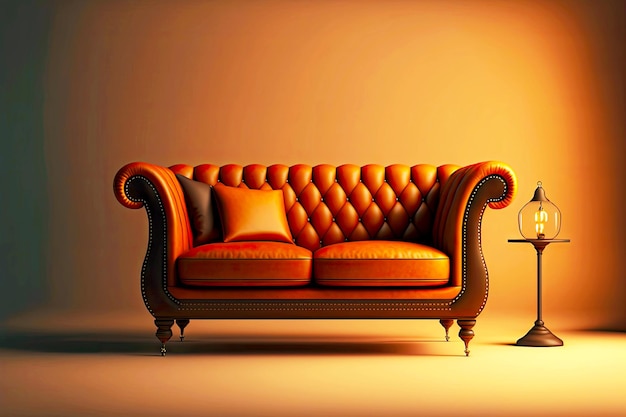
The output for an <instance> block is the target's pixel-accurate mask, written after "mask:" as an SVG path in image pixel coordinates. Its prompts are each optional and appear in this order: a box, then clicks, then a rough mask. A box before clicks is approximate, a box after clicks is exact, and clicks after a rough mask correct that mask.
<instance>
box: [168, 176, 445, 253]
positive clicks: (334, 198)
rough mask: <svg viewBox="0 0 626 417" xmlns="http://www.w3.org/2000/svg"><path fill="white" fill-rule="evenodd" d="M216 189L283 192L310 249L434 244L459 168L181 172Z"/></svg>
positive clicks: (300, 240) (293, 224)
mask: <svg viewBox="0 0 626 417" xmlns="http://www.w3.org/2000/svg"><path fill="white" fill-rule="evenodd" d="M170 169H171V170H172V171H174V172H175V173H177V174H182V175H185V176H186V177H188V178H192V179H194V180H196V181H202V182H204V183H206V184H209V185H215V184H217V183H218V182H221V183H223V184H224V185H227V186H232V187H247V188H253V189H261V190H265V189H275V190H276V189H280V190H282V191H283V196H284V199H285V211H286V213H287V220H288V222H289V226H290V228H291V233H292V235H293V238H294V242H295V243H296V244H297V245H299V246H303V247H305V248H307V249H309V250H312V251H314V250H317V249H319V248H320V247H321V246H325V245H330V244H333V243H340V242H345V241H355V240H367V239H379V240H404V241H416V242H430V240H431V239H432V228H433V221H434V218H435V213H436V210H437V204H438V202H439V192H440V189H441V187H442V186H443V183H445V181H446V180H447V179H448V178H449V177H450V175H451V174H452V173H453V172H454V171H455V170H456V169H458V167H457V166H455V165H443V166H440V167H435V166H433V165H425V164H422V165H414V166H407V165H399V164H396V165H389V166H382V165H373V164H371V165H365V166H357V165H350V164H346V165H341V166H337V167H335V166H331V165H316V166H313V167H312V166H309V165H303V164H299V165H293V166H291V167H289V166H286V165H278V164H277V165H271V166H263V165H258V164H253V165H247V166H241V165H235V164H229V165H223V166H217V165H210V164H203V165H198V166H195V167H192V166H189V165H174V166H172V167H170Z"/></svg>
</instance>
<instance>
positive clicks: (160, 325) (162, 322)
mask: <svg viewBox="0 0 626 417" xmlns="http://www.w3.org/2000/svg"><path fill="white" fill-rule="evenodd" d="M154 324H156V326H157V331H156V337H157V338H158V339H159V340H160V341H161V356H165V353H166V352H167V350H166V349H165V344H166V343H167V341H168V340H170V338H171V337H172V326H173V325H174V320H173V319H156V320H154Z"/></svg>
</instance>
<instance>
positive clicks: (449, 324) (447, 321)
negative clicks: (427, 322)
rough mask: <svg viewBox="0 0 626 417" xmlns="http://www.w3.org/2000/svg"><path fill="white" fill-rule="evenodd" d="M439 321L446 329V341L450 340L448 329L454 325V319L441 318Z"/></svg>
mask: <svg viewBox="0 0 626 417" xmlns="http://www.w3.org/2000/svg"><path fill="white" fill-rule="evenodd" d="M439 323H441V325H442V326H443V328H444V329H446V342H448V341H449V340H450V335H449V334H448V330H450V327H452V323H454V320H452V319H441V320H439Z"/></svg>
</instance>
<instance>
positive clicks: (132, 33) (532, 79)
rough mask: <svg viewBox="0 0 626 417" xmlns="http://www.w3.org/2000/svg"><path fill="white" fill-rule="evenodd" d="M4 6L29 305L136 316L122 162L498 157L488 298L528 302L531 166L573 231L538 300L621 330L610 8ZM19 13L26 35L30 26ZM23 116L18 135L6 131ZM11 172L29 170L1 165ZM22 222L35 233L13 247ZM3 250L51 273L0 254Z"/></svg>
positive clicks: (12, 302) (617, 126)
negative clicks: (9, 12)
mask: <svg viewBox="0 0 626 417" xmlns="http://www.w3.org/2000/svg"><path fill="white" fill-rule="evenodd" d="M3 7H7V6H3ZM10 7H12V8H13V9H14V10H17V12H16V14H15V18H11V19H6V20H7V22H6V24H5V22H4V21H3V26H5V27H4V28H3V38H4V39H3V42H2V46H3V48H5V49H7V50H8V51H12V52H14V54H13V55H8V56H7V55H6V54H3V56H6V57H7V58H5V60H6V62H5V63H3V66H5V65H6V66H8V68H9V69H10V70H13V71H17V70H18V69H20V68H21V67H22V66H24V65H25V64H24V63H25V62H27V61H24V60H22V61H20V59H19V57H17V58H16V57H15V56H14V55H15V54H16V53H17V52H16V51H18V50H22V49H23V48H22V47H25V48H26V49H27V50H28V51H30V52H29V53H30V54H32V56H33V61H32V62H31V61H28V62H27V63H28V67H29V68H34V69H33V71H34V72H32V73H29V74H31V75H30V76H27V77H26V78H20V77H18V76H17V75H15V74H13V75H10V76H5V78H4V79H3V80H2V81H3V84H9V83H10V84H12V85H13V84H14V83H15V82H16V81H20V80H23V82H24V83H25V86H24V87H21V88H20V89H18V90H10V91H17V92H14V93H12V94H11V95H9V100H8V101H9V105H8V106H6V107H7V108H12V107H13V105H14V104H16V103H17V104H19V103H18V102H19V101H20V100H22V99H24V97H26V100H29V102H30V103H31V104H30V106H31V107H32V108H31V109H30V110H28V111H27V114H26V115H25V116H24V117H25V118H26V119H24V120H25V121H23V122H16V121H15V119H14V118H12V117H11V118H9V117H7V119H8V120H3V122H4V123H7V124H8V127H7V129H4V128H3V129H2V130H3V131H5V130H8V131H9V133H10V132H13V133H10V134H9V135H8V136H7V137H8V138H9V140H10V144H9V145H6V146H4V145H3V146H4V149H3V154H4V155H9V154H10V155H11V156H10V157H8V158H7V157H6V156H5V158H7V159H9V160H10V159H12V158H17V159H16V160H15V161H14V162H8V163H7V162H5V161H4V159H3V164H2V165H3V168H4V167H5V165H6V166H8V167H9V173H8V174H6V173H3V175H2V177H3V181H4V182H6V183H7V184H9V191H10V193H11V195H10V196H9V198H7V199H6V200H7V201H8V206H9V207H10V212H9V213H8V214H9V215H7V216H4V215H3V216H2V218H3V220H2V224H3V229H2V230H3V233H2V234H3V236H2V239H3V240H2V242H3V247H2V248H3V249H2V255H1V256H3V268H2V270H3V274H6V280H7V282H23V283H25V284H24V285H22V287H24V286H25V287H26V288H30V286H34V287H36V288H37V289H36V290H35V291H34V294H35V296H36V298H37V299H41V300H42V301H41V303H40V304H39V305H38V306H39V307H41V308H44V307H45V308H46V309H48V310H54V311H60V310H62V309H69V310H71V311H76V312H80V313H82V314H84V315H85V316H88V315H89V314H93V313H95V312H106V311H113V310H115V311H121V310H128V312H129V314H137V315H141V314H145V315H147V312H146V311H145V308H144V307H143V304H142V301H141V297H140V291H139V280H138V278H139V273H140V268H141V262H142V259H143V255H144V251H145V244H146V238H147V220H146V217H145V213H144V212H139V211H130V210H128V209H125V208H123V207H122V206H120V205H119V204H118V203H117V202H116V200H115V198H114V197H113V193H112V180H113V176H114V174H115V172H116V171H117V169H119V168H120V167H121V166H122V165H124V164H125V163H127V162H130V161H135V160H144V161H149V162H153V163H158V164H163V165H171V164H174V163H188V164H199V163H204V162H211V163H216V164H225V163H239V164H247V163H261V164H266V165H269V164H272V163H285V164H293V163H308V164H311V165H314V164H318V163H329V164H342V163H354V164H366V163H379V164H391V163H404V164H409V165H412V164H416V163H431V164H435V165H438V164H443V163H456V164H461V165H462V164H469V163H473V162H477V161H482V160H488V159H497V160H502V161H505V162H507V163H509V164H510V165H511V166H512V167H513V169H514V170H515V171H516V173H517V175H518V179H519V191H520V192H519V194H518V198H517V200H516V201H515V202H514V203H513V205H512V206H511V207H509V208H507V209H504V210H500V211H488V212H487V213H486V215H485V218H484V233H483V244H484V250H485V256H486V259H487V262H488V267H489V272H490V277H491V292H490V300H489V303H488V304H487V311H489V312H490V313H493V314H518V315H524V316H528V317H529V321H530V320H532V319H533V318H534V311H535V310H534V308H535V268H536V266H535V254H534V251H533V250H532V248H531V247H530V246H525V245H513V244H509V243H507V241H506V240H507V239H508V238H516V237H518V230H517V211H518V210H519V209H520V208H521V207H522V205H523V204H524V203H525V202H526V201H528V200H529V199H530V198H531V196H532V193H533V191H534V188H535V184H536V182H537V181H538V180H541V181H543V184H544V187H545V188H546V191H547V194H548V197H549V198H550V199H551V200H552V201H554V202H555V203H556V204H557V205H558V206H559V207H560V208H561V211H562V213H563V227H562V232H561V237H567V238H570V239H571V240H572V242H571V243H570V244H568V245H564V244H561V245H553V246H550V247H549V248H548V249H547V250H546V253H545V257H544V276H545V284H544V290H545V293H544V294H545V298H544V314H545V315H546V317H550V322H551V323H554V322H555V321H556V323H554V324H553V325H552V326H553V327H555V326H559V327H576V328H583V327H594V328H606V329H621V330H626V308H625V307H624V306H625V305H626V286H625V284H624V281H625V280H626V277H625V276H624V272H623V269H621V268H620V267H621V266H622V265H621V264H620V263H619V261H618V260H619V258H620V256H623V254H624V253H626V252H625V243H624V239H623V238H622V237H623V236H624V233H625V232H626V230H625V229H626V226H625V221H624V218H623V216H621V211H622V210H621V207H622V205H623V203H624V200H625V198H624V197H625V195H624V194H625V191H624V177H625V175H624V168H623V167H624V162H625V161H624V155H625V154H626V152H625V149H624V148H625V146H624V142H625V133H626V132H625V127H624V126H625V125H624V116H626V106H625V101H624V93H625V91H624V90H625V87H624V74H626V71H625V70H626V68H625V62H626V57H625V54H624V52H625V47H624V39H625V29H624V28H625V27H626V12H625V6H624V3H623V2H621V1H608V0H607V1H601V2H593V1H591V0H589V1H577V0H567V1H565V0H563V1H531V0H528V1H524V0H521V1H515V2H494V1H489V0H484V1H482V0H473V1H460V0H459V1H456V0H447V1H434V0H433V1H393V2H381V1H365V0H363V1H357V0H354V1H349V0H346V1H325V2H316V1H191V0H190V1H176V2H173V1H159V0H156V1H151V2H135V1H125V0H118V1H113V2H111V1H58V2H45V3H43V2H41V3H40V2H30V3H29V2H26V3H23V2H21V3H20V2H16V3H15V4H14V5H13V6H10ZM42 10H44V11H45V13H44V12H42ZM42 13H43V16H44V17H43V18H42V17H41V16H42ZM33 27H34V29H35V31H34V35H29V36H34V40H33V41H32V42H31V41H29V40H28V39H25V38H24V37H25V36H26V31H25V28H28V29H29V30H30V29H32V28H33ZM13 42H18V45H21V46H20V48H17V47H12V46H11V45H12V44H13ZM42 45H44V46H45V47H43V46H42ZM31 65H32V67H31ZM3 87H4V85H3ZM3 113H4V112H3ZM21 126H28V129H24V130H23V131H20V133H19V134H18V133H15V132H16V130H17V129H18V128H19V127H21ZM33 126H34V127H33ZM22 141H24V142H22ZM17 143H27V144H29V145H28V146H29V148H28V149H31V148H32V152H31V151H29V152H21V153H17V152H15V149H17V147H18V146H20V147H22V146H24V145H18V144H17ZM20 149H22V148H20ZM25 164H28V165H29V167H32V168H33V169H35V170H36V171H34V172H35V174H32V173H30V171H28V170H23V169H22V167H23V166H24V165H25ZM37 170H38V171H37ZM25 171H28V172H27V177H26V178H30V179H32V180H34V181H38V182H40V185H41V186H40V187H37V188H36V189H34V190H33V188H32V187H28V186H27V184H28V183H30V182H28V181H26V179H24V184H22V183H14V182H12V181H9V180H8V178H15V177H18V178H24V177H23V174H24V172H25ZM28 175H29V176H28ZM10 184H12V185H10ZM3 188H4V189H6V187H3ZM33 195H37V197H36V199H37V200H36V201H34V202H32V200H31V199H32V198H34V197H33ZM5 204H6V203H5ZM32 206H35V207H38V209H37V210H39V211H37V212H38V213H42V214H41V216H39V217H37V216H35V218H36V219H38V223H32V222H31V221H30V219H31V217H32V215H31V214H30V212H28V211H24V210H22V209H23V208H26V207H32ZM3 214H4V213H3ZM12 225H13V226H12ZM15 225H20V228H19V229H20V230H15ZM24 226H27V227H26V228H24ZM7 231H8V234H6V233H7ZM24 233H26V234H27V235H28V236H29V239H32V240H33V241H34V247H30V246H28V245H25V244H20V243H19V242H20V239H22V238H23V236H24ZM7 247H9V249H11V248H13V250H17V251H18V252H19V253H18V254H17V255H15V254H14V253H13V252H11V250H9V251H7V249H6V248H7ZM37 248H40V250H39V251H37V250H36V249H37ZM15 259H18V260H21V261H25V260H28V262H31V261H32V262H34V264H33V265H44V267H41V268H38V267H35V266H32V265H30V264H29V265H28V266H24V267H23V268H22V267H19V268H17V267H9V268H5V267H4V264H5V263H6V264H7V265H11V264H12V262H13V261H14V260H15ZM11 285H13V284H11ZM9 289H10V291H2V292H0V294H1V295H0V297H2V304H4V305H7V306H9V307H8V308H5V309H4V310H3V311H2V312H3V314H4V316H5V317H9V316H12V315H16V314H19V313H21V312H23V311H24V310H26V309H32V308H33V301H32V299H31V298H30V296H29V295H28V294H29V293H28V292H27V291H17V292H15V291H14V290H15V289H16V286H15V285H13V286H9ZM15 294H17V296H16V295H15ZM522 330H523V329H522Z"/></svg>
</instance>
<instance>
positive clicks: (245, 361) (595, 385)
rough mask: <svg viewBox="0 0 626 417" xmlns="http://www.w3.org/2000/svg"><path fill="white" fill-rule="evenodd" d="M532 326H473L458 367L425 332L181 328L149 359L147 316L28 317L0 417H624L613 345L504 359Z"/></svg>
mask: <svg viewBox="0 0 626 417" xmlns="http://www.w3.org/2000/svg"><path fill="white" fill-rule="evenodd" d="M532 322H533V319H532V318H529V319H528V320H520V319H519V318H515V319H507V320H504V319H501V318H499V319H496V318H494V317H489V316H488V315H486V314H483V315H482V316H481V317H479V321H478V324H477V326H476V327H475V331H476V337H475V338H474V340H473V341H472V342H471V345H470V349H471V354H470V356H469V357H465V355H464V353H463V342H462V341H461V340H460V339H459V338H458V337H457V335H456V334H457V333H458V327H457V326H456V324H455V326H454V327H453V330H454V334H452V338H451V340H450V341H449V342H446V341H445V340H444V338H443V328H442V327H440V326H439V324H438V323H437V322H436V321H376V320H367V321H344V320H341V321H318V320H313V321H303V320H297V321H273V320H264V321H216V322H207V321H192V322H191V324H190V325H189V326H188V327H187V330H186V335H187V337H186V339H185V341H184V342H182V343H181V342H179V341H177V340H175V338H173V339H172V341H171V342H170V343H168V354H167V356H166V357H161V356H159V352H158V350H159V342H158V341H157V340H156V338H155V337H154V329H153V327H152V323H151V317H150V316H148V315H136V317H135V318H134V319H133V320H131V321H129V320H128V318H124V317H123V316H114V315H108V316H103V317H100V319H99V320H94V318H90V320H89V324H87V322H86V321H85V317H84V315H83V316H75V315H71V314H69V315H57V316H54V315H46V316H38V317H37V316H32V317H30V318H26V319H22V320H13V321H12V322H8V323H6V324H4V325H3V328H2V332H1V333H0V371H1V375H2V378H0V404H1V405H2V406H1V408H0V415H2V416H11V417H12V416H15V417H20V416H45V417H47V416H49V417H57V416H58V417H72V416H82V417H92V416H93V417H96V416H106V417H110V416H116V415H120V416H146V417H147V416H151V417H158V416H165V415H167V416H173V415H177V416H186V417H193V416H224V417H228V416H233V417H235V416H237V417H245V416H268V417H270V416H271V417H282V416H344V417H345V416H355V417H356V416H358V417H367V416H372V417H374V416H376V417H378V416H382V415H384V416H483V417H484V416H538V417H541V416H568V417H572V416H598V417H600V416H624V415H626V334H625V333H609V332H600V331H585V332H581V331H567V330H562V331H558V329H557V328H553V327H551V326H550V325H549V323H547V325H548V327H550V328H551V330H552V331H553V332H554V333H556V334H558V336H560V337H561V338H562V339H563V340H564V341H565V346H563V347H556V348H528V347H518V346H514V345H513V343H514V342H515V341H516V339H517V338H518V337H520V336H523V335H524V333H525V332H526V331H527V330H528V329H529V328H530V327H531V326H532ZM122 323H123V325H122ZM51 329H54V330H51ZM176 339H177V338H176Z"/></svg>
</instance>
